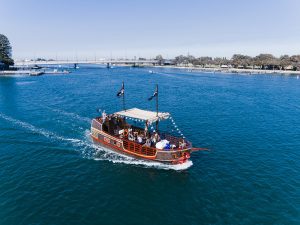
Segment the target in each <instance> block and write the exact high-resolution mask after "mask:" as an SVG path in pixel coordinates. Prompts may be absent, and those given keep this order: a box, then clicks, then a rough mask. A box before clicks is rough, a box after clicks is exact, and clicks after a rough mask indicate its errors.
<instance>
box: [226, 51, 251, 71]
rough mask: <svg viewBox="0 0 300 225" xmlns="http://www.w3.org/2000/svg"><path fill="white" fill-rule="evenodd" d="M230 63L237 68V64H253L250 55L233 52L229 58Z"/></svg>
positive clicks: (244, 65) (245, 65) (243, 65)
mask: <svg viewBox="0 0 300 225" xmlns="http://www.w3.org/2000/svg"><path fill="white" fill-rule="evenodd" d="M231 63H232V65H233V66H234V67H235V68H237V67H239V66H242V67H244V68H245V67H247V66H252V65H253V59H252V57H251V56H247V55H241V54H234V55H233V56H232V58H231Z"/></svg>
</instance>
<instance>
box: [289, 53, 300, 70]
mask: <svg viewBox="0 0 300 225" xmlns="http://www.w3.org/2000/svg"><path fill="white" fill-rule="evenodd" d="M290 62H291V64H292V66H293V69H294V70H300V55H293V56H291V57H290Z"/></svg>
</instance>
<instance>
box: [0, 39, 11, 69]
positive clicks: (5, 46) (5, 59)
mask: <svg viewBox="0 0 300 225" xmlns="http://www.w3.org/2000/svg"><path fill="white" fill-rule="evenodd" d="M0 63H2V64H3V67H4V69H8V68H9V66H12V65H14V60H13V59H12V47H11V45H10V42H9V40H8V38H7V37H6V36H5V35H3V34H0ZM0 66H1V65H0Z"/></svg>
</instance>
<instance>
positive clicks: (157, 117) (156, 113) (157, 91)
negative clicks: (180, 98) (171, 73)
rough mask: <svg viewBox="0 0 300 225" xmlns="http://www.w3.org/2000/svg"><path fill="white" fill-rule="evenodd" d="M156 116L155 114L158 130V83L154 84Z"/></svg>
mask: <svg viewBox="0 0 300 225" xmlns="http://www.w3.org/2000/svg"><path fill="white" fill-rule="evenodd" d="M155 97H156V116H157V121H156V132H158V84H156V96H155Z"/></svg>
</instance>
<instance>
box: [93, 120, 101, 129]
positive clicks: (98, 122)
mask: <svg viewBox="0 0 300 225" xmlns="http://www.w3.org/2000/svg"><path fill="white" fill-rule="evenodd" d="M92 123H93V124H92V126H93V127H94V128H96V129H98V130H102V119H101V118H99V117H97V118H96V119H93V122H92Z"/></svg>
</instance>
